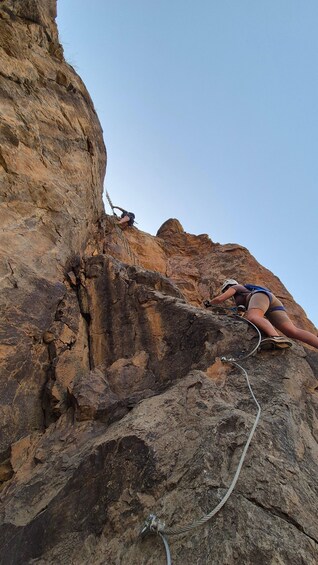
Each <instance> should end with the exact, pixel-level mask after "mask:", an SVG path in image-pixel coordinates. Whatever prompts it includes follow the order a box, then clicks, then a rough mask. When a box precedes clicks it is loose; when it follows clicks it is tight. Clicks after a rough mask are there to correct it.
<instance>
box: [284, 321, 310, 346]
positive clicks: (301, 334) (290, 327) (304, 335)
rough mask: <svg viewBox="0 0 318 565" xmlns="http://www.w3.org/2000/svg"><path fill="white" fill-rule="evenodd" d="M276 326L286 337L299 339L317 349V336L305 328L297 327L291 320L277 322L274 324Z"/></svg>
mask: <svg viewBox="0 0 318 565" xmlns="http://www.w3.org/2000/svg"><path fill="white" fill-rule="evenodd" d="M276 327H277V329H279V331H281V332H282V333H283V334H284V335H286V336H287V337H292V338H294V339H299V341H302V342H303V343H307V344H308V345H312V346H313V347H316V348H317V349H318V337H316V336H315V335H314V334H312V333H310V332H308V331H306V330H301V329H300V328H297V327H296V326H295V325H294V324H293V322H292V321H291V320H288V321H285V322H283V323H282V324H280V323H278V324H276Z"/></svg>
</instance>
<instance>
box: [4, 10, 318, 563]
mask: <svg viewBox="0 0 318 565" xmlns="http://www.w3.org/2000/svg"><path fill="white" fill-rule="evenodd" d="M55 9H56V6H55V2H54V1H53V0H51V1H50V0H48V1H47V2H40V0H28V1H22V0H20V1H19V0H15V1H13V0H11V1H9V0H6V1H4V2H2V4H1V7H0V26H1V34H0V42H1V46H2V52H1V53H0V64H1V89H2V95H3V100H4V102H5V108H6V112H5V113H4V116H3V121H2V129H1V132H2V134H1V135H2V136H3V138H2V139H3V143H2V148H1V158H0V163H1V166H2V169H1V176H2V181H3V187H4V189H3V192H2V196H3V201H2V204H1V212H0V213H1V218H2V228H3V234H4V236H3V239H2V240H1V260H2V263H1V264H2V271H1V273H2V274H1V278H0V285H1V301H2V303H1V307H2V311H3V317H2V321H1V326H0V328H1V334H2V337H1V349H0V368H1V374H0V398H1V403H0V412H1V415H0V416H1V422H2V427H1V436H0V454H1V457H0V502H1V505H0V563H1V564H2V563H3V564H5V565H16V564H18V563H30V564H31V563H38V564H40V565H41V564H42V565H44V564H46V565H48V564H52V565H53V564H54V565H55V564H56V563H59V564H68V563H74V564H75V563H76V565H80V564H83V565H84V564H87V563H90V564H95V565H98V564H102V563H109V564H119V563H131V564H132V565H141V564H146V563H147V564H153V565H159V564H161V563H164V547H163V545H162V543H161V541H160V538H159V537H158V538H157V537H155V536H149V537H146V538H145V539H141V538H140V537H139V532H140V529H141V527H142V526H143V523H144V520H145V518H146V517H147V516H148V515H149V514H150V513H155V514H156V515H157V516H158V517H159V518H160V519H162V520H163V521H165V522H166V525H167V526H168V527H169V528H171V527H175V526H183V525H186V524H189V523H192V522H193V521H195V520H196V519H198V518H200V517H201V516H202V515H203V514H205V513H207V512H209V511H210V510H211V509H212V508H213V507H214V506H216V505H217V504H218V502H219V501H220V499H221V498H222V497H223V495H224V494H225V492H226V489H227V488H228V487H229V485H230V483H231V481H232V478H233V476H234V473H235V470H236V468H237V464H238V461H239V458H240V456H241V453H242V450H243V447H244V444H245V442H246V439H247V437H248V434H249V431H250V429H251V427H252V425H253V421H254V417H255V412H256V408H255V404H254V402H253V400H252V398H251V396H250V392H249V389H248V386H247V383H246V381H245V378H244V372H243V371H242V369H240V368H239V367H238V366H236V365H230V364H227V363H223V362H222V361H221V359H220V358H221V357H222V356H235V357H236V356H244V354H246V353H247V352H248V351H251V350H252V349H253V348H254V346H255V344H256V336H255V332H254V330H253V329H252V328H251V327H250V326H249V325H248V324H247V323H245V322H244V320H242V319H239V318H236V317H234V316H233V315H232V314H231V313H230V312H229V311H228V310H227V309H225V308H218V309H214V310H213V311H208V310H205V309H204V308H202V301H203V300H204V299H206V298H208V297H209V295H210V294H215V292H216V291H217V290H218V288H219V286H220V283H221V282H222V281H223V279H224V278H225V277H228V276H231V277H232V276H235V277H236V278H238V279H242V280H244V281H253V282H256V283H257V282H259V283H262V284H266V285H267V286H269V287H270V288H272V289H273V291H274V292H275V293H276V294H277V295H278V296H279V297H281V298H282V300H283V301H284V303H285V304H286V305H287V307H288V310H289V312H290V313H291V315H292V316H293V318H294V319H295V321H296V322H297V323H298V324H299V325H302V326H303V327H307V328H308V329H310V328H313V326H312V324H311V323H310V322H309V321H308V320H307V318H306V316H305V313H304V311H303V310H302V309H301V307H300V306H299V305H297V304H295V302H294V301H293V299H292V297H291V295H290V294H289V293H288V291H287V290H286V289H285V288H284V286H283V285H282V283H281V282H280V281H279V279H278V278H277V277H275V276H274V275H273V274H272V273H270V272H269V271H268V270H267V269H265V268H264V267H262V266H261V265H259V263H257V261H256V260H255V259H254V258H253V257H252V256H251V255H250V253H249V252H248V250H247V249H245V248H243V247H241V246H239V245H235V244H229V245H220V244H218V243H213V242H212V241H211V240H210V238H209V237H208V236H207V235H204V234H203V235H199V236H195V235H191V234H187V233H185V232H184V230H183V228H182V225H181V224H180V222H179V221H178V220H176V219H170V220H168V221H167V222H165V223H164V224H163V226H161V228H160V229H159V231H158V234H157V236H155V237H154V236H150V235H149V234H146V233H144V232H141V231H140V230H138V229H136V228H130V229H128V230H125V231H122V230H121V229H120V228H119V227H118V225H116V223H115V222H114V219H113V218H112V217H109V216H105V215H104V212H103V206H102V199H101V191H102V179H103V174H104V168H105V152H104V146H103V142H102V133H101V130H100V126H99V123H98V120H97V118H96V115H95V112H94V108H93V106H92V103H91V101H90V98H89V96H88V94H87V92H86V90H85V87H84V86H83V84H82V83H81V81H80V79H79V78H78V77H77V76H76V74H75V73H74V71H73V69H72V68H71V67H69V66H68V65H67V64H66V63H65V61H64V60H63V52H62V48H61V46H60V45H59V41H58V35H57V30H56V26H55V23H54V18H55ZM244 367H245V369H246V370H247V372H248V375H249V377H250V380H251V383H252V386H253V390H254V392H255V394H256V397H257V399H258V400H259V402H260V404H261V407H262V415H261V419H260V422H259V425H258V427H257V429H256V434H255V436H254V438H253V440H252V443H251V446H250V448H249V451H248V454H247V458H246V460H245V463H244V466H243V469H242V472H241V475H240V478H239V480H238V483H237V485H236V487H235V490H234V492H233V493H232V495H231V497H230V499H229V500H228V501H227V503H226V505H225V506H224V507H223V508H222V510H221V511H220V512H219V513H218V514H217V515H216V516H215V517H214V518H213V519H212V520H210V521H209V522H207V523H206V524H205V525H204V526H202V527H200V528H198V529H195V530H192V531H191V532H189V533H187V534H183V535H180V536H171V537H169V544H170V549H171V554H172V562H173V563H174V564H175V565H177V564H179V563H184V565H190V564H191V565H192V564H193V563H197V564H198V565H206V563H212V562H213V563H215V564H219V565H232V564H234V563H239V564H241V563H242V564H243V563H244V564H246V565H252V564H253V565H254V564H255V563H259V564H260V565H261V564H264V565H265V564H266V565H267V564H276V563H277V564H280V565H285V564H286V565H287V564H288V565H290V564H292V565H301V564H306V565H308V564H309V565H313V564H314V563H316V562H317V549H318V529H317V520H316V507H317V494H318V480H317V477H318V446H317V441H318V438H317V420H318V410H317V409H318V400H317V398H318V397H317V393H318V384H317V378H318V354H317V352H316V351H312V350H309V349H308V348H307V349H304V348H303V347H302V346H301V345H299V344H295V345H294V346H293V347H292V349H291V350H288V351H287V352H283V353H282V352H272V353H271V352H262V353H259V354H257V355H253V356H252V357H249V358H248V359H247V360H245V361H244Z"/></svg>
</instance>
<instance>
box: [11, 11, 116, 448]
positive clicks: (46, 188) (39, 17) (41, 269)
mask: <svg viewBox="0 0 318 565" xmlns="http://www.w3.org/2000/svg"><path fill="white" fill-rule="evenodd" d="M55 16H56V2H55V0H46V1H45V2H41V1H40V0H28V1H25V0H4V1H3V2H1V5H0V88H1V123H0V139H1V148H0V178H1V205H0V225H1V229H2V233H1V242H0V289H1V321H0V331H1V335H2V336H3V338H2V342H1V356H0V371H1V379H0V397H1V398H2V403H1V406H0V421H1V423H2V425H1V428H2V431H1V432H2V433H1V437H0V454H1V453H2V454H3V457H5V454H6V453H8V449H9V448H10V445H11V443H12V442H13V441H16V440H17V439H18V438H19V437H21V436H23V435H25V434H26V433H29V432H31V431H32V430H38V429H42V428H43V423H44V420H43V407H42V397H43V388H44V385H45V382H46V380H47V374H48V366H49V365H50V359H49V356H48V349H47V345H46V343H47V339H46V338H45V335H46V334H45V332H47V330H48V329H49V328H50V326H51V324H52V322H53V321H54V320H57V319H58V313H57V311H58V305H59V303H61V302H62V301H63V300H64V298H65V296H66V295H67V293H68V284H67V283H66V284H64V283H63V278H64V276H63V273H64V269H65V265H66V263H67V261H68V260H69V258H70V257H71V256H72V255H76V254H78V253H80V252H81V250H82V249H84V247H85V246H86V244H87V241H88V239H89V236H91V234H92V225H95V224H96V222H97V220H98V218H99V217H100V216H101V213H102V211H103V205H102V199H101V193H102V181H103V176H104V171H105V148H104V144H103V138H102V132H101V128H100V125H99V122H98V118H97V116H96V114H95V110H94V107H93V104H92V102H91V99H90V97H89V94H88V92H87V90H86V88H85V86H84V85H83V83H82V81H81V79H80V78H79V77H78V76H77V75H76V73H75V72H74V70H73V69H72V67H70V66H69V65H68V64H67V63H66V62H65V61H64V58H63V49H62V47H61V45H60V43H59V39H58V33H57V28H56V24H55ZM76 304H77V301H76ZM77 307H78V304H77ZM56 323H57V322H56ZM77 323H80V321H78V322H77ZM55 325H56V324H55ZM55 329H56V328H55ZM73 331H74V329H72V328H70V329H69V332H71V333H72V332H73ZM76 331H77V332H78V330H77V328H76ZM62 333H63V335H62V336H61V337H60V339H59V340H57V342H55V344H54V343H53V342H52V347H51V348H50V350H51V351H52V350H53V348H54V347H55V349H57V350H59V351H61V349H63V347H65V348H66V347H69V348H71V343H72V339H73V337H72V336H71V335H65V330H63V332H62ZM82 334H83V332H82ZM46 337H47V336H46ZM42 338H43V339H42ZM44 342H46V343H44ZM79 343H80V340H78V338H77V347H78V346H79ZM63 344H64V345H63ZM83 347H84V345H83V343H82V342H81V350H82V348H83ZM50 355H52V353H50ZM69 357H72V355H71V354H70V355H69ZM73 359H74V356H73ZM66 362H67V361H66V355H65V356H64V361H63V363H62V362H60V361H59V363H58V367H57V371H58V372H64V373H65V363H66ZM72 362H73V361H70V362H69V363H68V365H69V369H68V370H70V366H71V364H72ZM83 363H84V364H85V359H83V360H81V364H83ZM62 364H64V368H62V366H61V365H62ZM77 364H78V363H77ZM75 366H76V363H75ZM52 394H54V395H57V397H58V398H57V402H62V399H61V398H60V397H59V392H58V391H52Z"/></svg>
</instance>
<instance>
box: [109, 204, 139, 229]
mask: <svg viewBox="0 0 318 565" xmlns="http://www.w3.org/2000/svg"><path fill="white" fill-rule="evenodd" d="M114 208H116V210H120V211H121V212H122V214H121V216H120V219H119V220H118V224H120V225H121V227H122V228H123V229H126V228H127V227H128V226H133V225H134V222H135V214H134V213H133V212H127V210H124V209H123V208H120V206H113V209H114Z"/></svg>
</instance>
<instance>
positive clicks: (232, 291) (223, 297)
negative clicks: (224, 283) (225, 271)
mask: <svg viewBox="0 0 318 565" xmlns="http://www.w3.org/2000/svg"><path fill="white" fill-rule="evenodd" d="M235 292H236V290H235V288H233V287H232V286H231V287H230V288H228V289H227V290H226V291H225V292H223V293H222V294H219V295H218V296H216V297H215V298H212V300H211V304H221V302H225V300H228V299H229V298H232V296H234V294H235Z"/></svg>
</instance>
